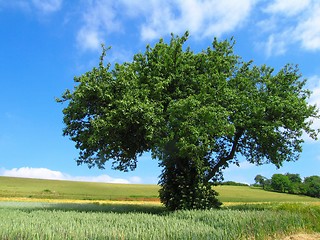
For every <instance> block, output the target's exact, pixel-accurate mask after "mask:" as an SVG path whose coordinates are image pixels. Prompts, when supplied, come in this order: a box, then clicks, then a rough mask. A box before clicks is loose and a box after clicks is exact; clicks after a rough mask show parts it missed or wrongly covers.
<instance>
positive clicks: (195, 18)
mask: <svg viewBox="0 0 320 240" xmlns="http://www.w3.org/2000/svg"><path fill="white" fill-rule="evenodd" d="M254 3H255V1H254V0H244V1H237V0H225V1H219V0H213V1H212V0H211V1H208V0H207V1H197V0H176V1H161V2H160V1H153V4H152V6H151V9H150V11H149V12H148V13H147V15H146V16H145V18H146V19H147V21H146V22H145V23H143V24H142V27H141V36H142V39H144V40H153V39H155V38H159V37H161V36H163V35H167V34H169V33H171V32H173V33H175V34H181V33H183V32H184V31H186V30H189V31H190V32H191V34H192V35H194V36H198V37H199V38H204V37H210V38H212V37H213V36H218V37H219V36H221V35H223V34H225V33H228V32H231V31H233V30H235V29H236V28H238V27H240V26H241V25H242V23H243V22H244V21H245V20H246V19H247V17H248V16H249V14H250V12H251V9H252V7H253V6H254Z"/></svg>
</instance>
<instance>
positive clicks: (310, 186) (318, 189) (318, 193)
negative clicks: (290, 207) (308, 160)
mask: <svg viewBox="0 0 320 240" xmlns="http://www.w3.org/2000/svg"><path fill="white" fill-rule="evenodd" d="M304 186H305V188H304V189H305V194H306V195H308V196H310V197H316V198H320V176H311V177H306V178H305V179H304Z"/></svg>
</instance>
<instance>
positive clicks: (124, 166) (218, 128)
mask: <svg viewBox="0 0 320 240" xmlns="http://www.w3.org/2000/svg"><path fill="white" fill-rule="evenodd" d="M187 39H188V33H186V34H185V35H184V36H182V37H175V36H172V38H171V41H170V43H168V44H167V43H165V42H164V41H163V40H160V41H159V42H158V43H157V44H156V45H155V46H154V47H153V48H152V47H150V46H147V48H146V51H145V52H144V53H138V54H136V55H135V56H134V57H133V60H132V62H126V63H123V64H115V66H114V68H113V69H112V68H111V66H110V64H107V66H105V65H104V58H105V56H106V49H103V52H102V55H101V59H100V64H99V66H98V68H93V69H92V70H91V71H89V72H87V73H85V74H83V75H81V76H80V77H75V79H74V80H75V82H76V86H75V87H74V89H73V91H70V90H67V91H66V92H65V93H64V94H63V96H62V98H61V99H58V102H68V106H67V107H66V108H65V109H64V110H63V114H64V123H65V125H66V127H65V128H64V130H63V133H64V135H65V136H69V137H70V138H71V139H72V140H73V141H74V142H75V143H76V148H78V149H79V151H80V153H79V158H78V159H77V163H78V164H87V165H88V166H89V167H93V166H97V167H99V168H104V166H105V163H106V162H107V161H109V160H111V161H112V162H113V167H114V168H115V169H118V170H121V171H128V170H134V169H135V168H136V166H137V160H138V156H140V155H141V154H142V153H144V152H151V154H152V157H153V158H154V159H158V160H159V163H160V164H159V165H160V166H161V167H163V171H162V174H161V176H160V181H159V184H160V186H161V190H160V199H161V202H162V203H164V204H165V205H166V206H167V207H168V208H169V209H171V210H176V209H203V208H212V207H218V206H219V205H220V202H219V201H218V200H217V198H216V195H217V193H216V192H215V191H214V190H213V189H212V182H215V181H218V180H220V179H222V173H223V169H225V168H227V167H229V165H230V164H232V163H235V164H238V160H237V156H239V155H242V156H244V157H245V158H246V159H247V160H248V161H249V162H251V163H256V164H258V165H262V164H265V163H273V164H275V165H276V166H277V167H281V165H282V163H283V162H285V161H295V160H297V159H298V158H299V153H300V152H301V151H302V148H301V144H302V142H303V140H302V133H303V132H306V133H307V134H308V135H310V136H311V137H312V138H316V135H317V131H316V130H313V129H312V128H311V123H310V121H309V120H308V119H310V117H318V111H317V109H316V107H315V106H311V105H309V104H308V102H307V100H308V98H309V96H310V91H308V90H306V89H305V87H304V85H305V83H306V80H301V75H300V73H299V70H298V68H297V67H296V66H292V65H286V66H285V67H284V68H282V69H281V70H280V71H279V72H278V73H274V69H273V68H271V67H268V66H265V65H263V66H261V67H257V66H253V64H252V61H250V62H244V61H243V60H242V59H241V58H240V57H239V56H237V55H235V54H234V52H233V46H234V44H235V43H234V41H233V40H231V41H222V42H219V41H218V40H217V39H214V41H213V43H212V45H211V46H209V47H208V48H207V49H206V50H204V51H202V52H199V53H194V52H193V51H191V49H190V48H186V47H184V44H185V42H186V41H187Z"/></svg>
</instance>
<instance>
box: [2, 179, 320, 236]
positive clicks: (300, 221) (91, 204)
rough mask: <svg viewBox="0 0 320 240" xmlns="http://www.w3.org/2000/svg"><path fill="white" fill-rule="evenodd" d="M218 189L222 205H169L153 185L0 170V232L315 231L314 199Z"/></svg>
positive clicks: (319, 223)
mask: <svg viewBox="0 0 320 240" xmlns="http://www.w3.org/2000/svg"><path fill="white" fill-rule="evenodd" d="M216 190H217V191H218V192H220V199H221V200H222V201H224V203H225V204H224V206H223V207H222V208H221V209H218V210H217V209H214V210H207V211H177V212H167V211H166V210H165V208H164V207H163V206H162V205H161V204H160V203H159V201H155V199H156V198H157V191H158V187H157V186H155V185H123V184H102V183H101V184H100V183H79V182H65V181H48V180H35V179H18V178H3V177H0V200H1V201H0V218H1V221H0V239H223V240H225V239H282V237H283V236H287V235H290V234H292V233H300V232H307V233H308V232H318V233H319V232H320V202H319V199H315V198H308V197H299V196H294V195H288V194H280V193H272V192H265V191H263V190H261V189H255V188H250V187H234V186H218V187H216ZM110 199H111V200H112V199H113V201H110ZM114 199H117V200H122V201H114ZM123 200H130V201H123ZM141 200H148V201H141ZM151 200H152V201H151ZM267 202H268V203H267ZM280 202H281V203H280Z"/></svg>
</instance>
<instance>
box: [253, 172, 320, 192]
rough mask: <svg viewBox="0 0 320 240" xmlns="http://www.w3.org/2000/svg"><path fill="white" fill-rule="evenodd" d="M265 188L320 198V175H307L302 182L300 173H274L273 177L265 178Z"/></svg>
mask: <svg viewBox="0 0 320 240" xmlns="http://www.w3.org/2000/svg"><path fill="white" fill-rule="evenodd" d="M257 176H260V175H257ZM256 178H257V177H256ZM256 178H255V179H256ZM259 179H260V177H259ZM263 189H265V190H269V191H277V192H286V193H290V194H302V195H306V196H310V197H316V198H320V177H319V176H311V177H306V178H305V179H304V181H303V182H302V179H301V177H300V175H299V174H291V173H286V174H285V175H283V174H273V175H272V178H271V179H267V178H265V180H264V186H263Z"/></svg>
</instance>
